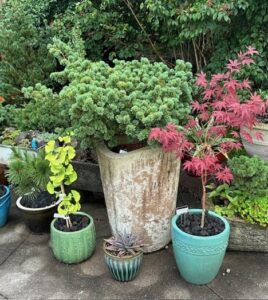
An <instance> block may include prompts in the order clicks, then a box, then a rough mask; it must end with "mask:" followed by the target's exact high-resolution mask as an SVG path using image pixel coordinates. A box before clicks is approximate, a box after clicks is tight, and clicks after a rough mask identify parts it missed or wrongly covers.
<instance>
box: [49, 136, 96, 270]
mask: <svg viewBox="0 0 268 300" xmlns="http://www.w3.org/2000/svg"><path fill="white" fill-rule="evenodd" d="M58 142H59V144H56V142H55V141H49V142H48V144H47V145H46V146H45V151H46V160H48V161H49V167H50V169H51V173H52V176H50V181H49V182H48V184H47V190H48V192H49V193H50V194H52V195H55V196H56V197H57V198H58V199H60V203H59V205H58V215H56V218H55V219H54V220H53V221H52V223H51V245H52V250H53V253H54V255H55V257H56V258H57V259H58V260H59V261H62V262H64V263H68V264H71V263H78V262H81V261H83V260H85V259H87V258H88V257H90V256H91V255H92V253H93V251H94V249H95V246H96V232H95V225H94V221H93V218H92V217H91V216H90V215H89V214H86V213H83V212H78V211H79V210H80V207H81V206H80V203H79V201H80V194H79V192H77V191H76V190H71V191H70V192H69V193H66V191H65V185H70V184H72V183H73V182H75V180H76V179H77V174H76V172H75V171H74V168H73V166H72V164H71V160H72V159H73V158H74V157H75V149H74V148H73V147H72V145H71V136H70V135H67V136H64V137H59V139H58Z"/></svg>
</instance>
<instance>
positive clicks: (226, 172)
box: [216, 167, 233, 183]
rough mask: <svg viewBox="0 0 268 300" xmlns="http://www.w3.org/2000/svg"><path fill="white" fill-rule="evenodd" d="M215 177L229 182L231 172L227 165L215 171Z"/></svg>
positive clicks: (231, 177) (231, 175) (231, 178)
mask: <svg viewBox="0 0 268 300" xmlns="http://www.w3.org/2000/svg"><path fill="white" fill-rule="evenodd" d="M216 178H217V179H218V180H219V181H221V182H225V183H231V181H232V180H233V174H232V172H231V170H230V169H229V168H228V167H224V169H222V170H221V171H219V172H217V173H216Z"/></svg>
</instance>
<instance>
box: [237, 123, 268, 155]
mask: <svg viewBox="0 0 268 300" xmlns="http://www.w3.org/2000/svg"><path fill="white" fill-rule="evenodd" d="M242 130H244V131H246V132H247V133H249V134H250V135H251V137H252V139H253V143H249V142H248V141H246V140H245V139H244V138H242V143H243V146H244V148H245V149H246V151H247V153H248V154H249V155H251V156H253V155H257V156H259V157H261V158H262V159H264V160H268V124H264V123H257V124H256V126H254V127H253V128H252V129H249V128H246V127H243V128H242ZM257 132H259V133H261V134H262V136H263V140H257V139H256V133H257Z"/></svg>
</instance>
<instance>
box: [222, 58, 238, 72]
mask: <svg viewBox="0 0 268 300" xmlns="http://www.w3.org/2000/svg"><path fill="white" fill-rule="evenodd" d="M240 65H241V64H240V62H239V61H238V60H237V59H234V60H231V59H230V60H229V63H228V64H227V65H226V67H227V69H229V70H230V71H231V72H235V71H240Z"/></svg>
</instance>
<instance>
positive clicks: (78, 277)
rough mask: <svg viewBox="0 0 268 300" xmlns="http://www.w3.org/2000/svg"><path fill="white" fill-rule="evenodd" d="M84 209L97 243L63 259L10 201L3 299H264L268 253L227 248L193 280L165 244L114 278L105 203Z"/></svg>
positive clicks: (0, 240) (0, 265)
mask: <svg viewBox="0 0 268 300" xmlns="http://www.w3.org/2000/svg"><path fill="white" fill-rule="evenodd" d="M13 202H14V201H13ZM83 210H84V211H87V212H89V213H90V214H91V215H92V216H93V217H94V219H95V222H96V227H97V237H98V240H97V249H96V251H95V253H94V255H93V256H92V257H91V258H90V259H89V260H87V261H86V262H84V263H81V264H78V265H65V264H62V263H59V262H58V261H57V260H56V259H55V258H54V257H53V254H52V251H51V249H50V247H49V235H46V234H45V235H41V236H40V235H39V236H38V235H33V234H31V233H30V232H29V231H28V230H27V228H26V227H25V225H24V224H23V223H22V220H21V219H20V215H19V212H18V211H17V209H16V208H15V206H14V203H13V207H12V209H11V215H10V218H9V222H8V224H7V226H6V227H4V228H2V229H1V230H0V299H1V300H2V299H206V300H208V299H268V254H262V253H242V252H228V253H227V255H226V257H225V260H224V263H223V266H222V268H221V271H220V273H219V274H218V276H217V278H216V279H215V280H214V281H213V282H212V283H210V284H208V285H204V286H193V285H190V284H188V283H186V282H185V281H183V280H182V278H181V277H180V275H179V273H178V271H177V269H176V266H175V261H174V258H173V255H172V247H171V245H169V247H168V249H165V250H161V251H158V252H156V253H154V254H147V255H145V257H144V263H143V266H142V269H141V272H140V274H139V276H138V277H137V278H136V279H135V280H134V281H132V282H129V283H118V282H116V281H114V280H113V279H111V277H110V275H109V273H108V270H107V269H106V266H105V264H104V262H103V254H102V249H101V246H102V240H103V238H104V237H107V236H109V234H110V232H109V225H108V222H107V216H106V211H105V206H104V203H103V202H101V201H98V202H94V203H92V202H91V203H88V202H87V203H84V204H83ZM227 268H229V269H230V270H231V272H230V273H229V274H227V273H226V272H225V271H226V269H227ZM223 273H225V275H223Z"/></svg>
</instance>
